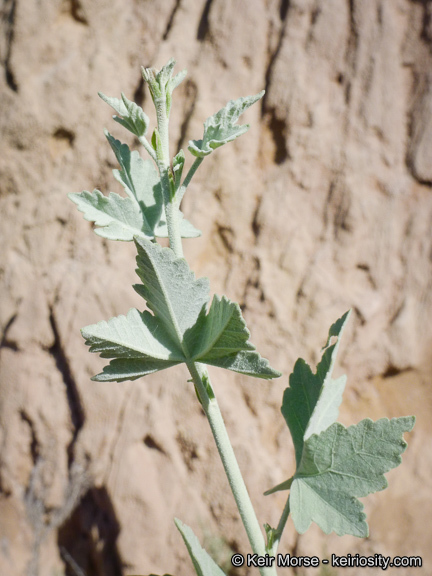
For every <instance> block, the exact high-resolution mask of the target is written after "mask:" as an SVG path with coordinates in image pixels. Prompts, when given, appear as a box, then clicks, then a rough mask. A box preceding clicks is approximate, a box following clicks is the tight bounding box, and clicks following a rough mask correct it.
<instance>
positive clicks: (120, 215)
mask: <svg viewBox="0 0 432 576" xmlns="http://www.w3.org/2000/svg"><path fill="white" fill-rule="evenodd" d="M105 135H106V137H107V139H108V142H109V143H110V145H111V148H112V149H113V151H114V154H115V155H116V158H117V160H118V162H119V164H120V167H121V169H120V170H117V169H115V170H113V174H114V177H115V178H116V180H118V181H119V182H120V184H121V185H122V186H123V187H124V189H125V192H126V194H127V195H128V198H123V197H122V196H120V195H119V194H115V193H113V192H111V193H110V194H109V195H108V196H104V195H103V194H102V193H101V192H99V191H98V190H94V191H93V192H87V191H84V192H81V193H80V194H69V198H70V199H71V200H72V202H74V203H75V204H76V205H77V207H78V210H80V212H83V214H84V218H85V219H86V220H88V221H90V222H94V223H95V224H96V226H100V228H96V229H95V232H96V234H98V235H99V236H102V237H104V238H108V239H109V240H123V241H131V240H133V238H134V236H138V237H140V238H150V239H151V238H155V237H157V238H167V237H168V229H167V224H166V216H165V207H164V203H163V199H162V190H161V186H160V180H159V175H158V172H157V170H156V168H155V166H154V164H153V162H152V161H151V160H143V159H142V158H141V157H140V155H139V153H138V152H137V151H136V150H135V151H133V152H131V151H130V149H129V147H128V146H127V145H126V144H122V143H121V142H120V141H119V140H116V139H115V138H114V137H113V136H111V134H109V132H105ZM180 167H181V158H180V157H179V159H178V169H180ZM180 218H181V221H180V231H181V235H182V237H183V238H195V237H197V236H200V235H201V232H200V231H199V230H197V229H196V228H195V227H194V226H193V225H192V224H191V223H190V222H189V221H188V220H186V219H185V218H183V214H182V213H181V212H180Z"/></svg>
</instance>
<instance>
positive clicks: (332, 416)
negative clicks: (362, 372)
mask: <svg viewBox="0 0 432 576" xmlns="http://www.w3.org/2000/svg"><path fill="white" fill-rule="evenodd" d="M349 316H350V312H346V313H345V314H344V315H343V316H342V318H340V319H339V320H338V321H337V322H335V323H334V324H333V325H332V326H331V327H330V330H329V335H328V339H327V343H326V345H325V347H324V349H325V351H324V354H323V356H322V358H321V361H320V363H319V364H318V366H317V371H316V374H314V373H313V372H312V370H311V368H310V366H309V365H308V364H307V363H306V362H305V361H304V360H302V359H301V358H299V360H297V362H296V364H295V366H294V371H293V373H292V374H291V375H290V377H289V388H287V389H286V390H285V392H284V395H283V402H282V409H281V410H282V414H283V416H284V418H285V420H286V423H287V424H288V427H289V429H290V432H291V436H292V438H293V442H294V447H295V453H296V462H297V466H298V465H299V462H300V459H301V455H302V452H303V442H304V440H306V439H307V438H309V437H310V436H311V435H312V434H319V433H320V432H321V431H323V430H325V429H326V428H328V427H329V426H330V425H331V424H333V422H335V421H336V420H337V417H338V414H339V406H340V404H341V402H342V394H343V391H344V389H345V383H346V376H342V377H341V378H338V379H337V380H333V379H332V373H333V368H334V364H335V361H336V355H337V352H338V349H339V343H340V338H341V336H342V332H343V329H344V327H345V326H346V323H347V321H348V318H349ZM332 337H336V338H337V342H336V343H335V344H332V345H331V346H329V344H330V339H331V338H332Z"/></svg>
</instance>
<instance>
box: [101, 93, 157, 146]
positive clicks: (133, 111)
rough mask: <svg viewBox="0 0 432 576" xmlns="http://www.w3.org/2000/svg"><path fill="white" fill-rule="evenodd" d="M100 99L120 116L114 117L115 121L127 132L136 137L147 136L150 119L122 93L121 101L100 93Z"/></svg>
mask: <svg viewBox="0 0 432 576" xmlns="http://www.w3.org/2000/svg"><path fill="white" fill-rule="evenodd" d="M99 96H100V98H102V100H103V101H104V102H106V103H107V104H108V105H109V106H111V108H113V109H114V110H115V111H116V112H117V114H118V116H113V118H114V120H115V121H116V122H118V123H119V124H121V125H122V126H123V127H124V128H126V130H129V132H132V134H135V136H138V137H140V136H145V135H146V133H147V128H148V125H149V118H148V116H147V114H146V113H145V112H144V110H143V109H142V108H141V107H140V106H138V104H135V102H131V101H130V100H128V99H127V98H126V96H125V95H124V94H123V93H122V95H121V99H119V98H110V97H109V96H105V94H102V92H99Z"/></svg>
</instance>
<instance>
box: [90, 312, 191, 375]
mask: <svg viewBox="0 0 432 576" xmlns="http://www.w3.org/2000/svg"><path fill="white" fill-rule="evenodd" d="M81 333H82V335H83V337H84V338H85V340H86V344H87V346H89V347H90V352H96V353H99V354H100V356H101V357H102V358H114V360H112V361H111V363H110V365H109V366H107V367H105V368H104V371H103V372H102V373H101V374H98V375H97V376H94V377H93V380H98V381H106V380H117V381H121V380H134V379H136V378H139V377H141V376H144V375H145V374H150V373H152V372H155V371H157V370H163V369H164V368H169V367H170V366H174V365H175V364H179V363H180V362H184V361H185V357H184V355H183V353H182V351H181V349H179V347H178V346H177V345H176V343H175V342H173V340H172V339H171V337H170V335H169V333H168V332H167V331H166V330H165V329H164V327H163V326H162V325H161V323H160V322H158V321H157V319H156V318H155V317H154V316H152V315H151V314H150V313H149V312H148V311H145V312H143V313H140V312H138V310H135V309H131V310H129V312H128V314H127V316H123V315H121V316H117V317H115V318H111V319H110V320H108V322H98V323H97V324H93V325H91V326H87V327H86V328H83V329H82V330H81ZM114 376H115V378H114Z"/></svg>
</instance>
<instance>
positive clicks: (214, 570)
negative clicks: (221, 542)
mask: <svg viewBox="0 0 432 576" xmlns="http://www.w3.org/2000/svg"><path fill="white" fill-rule="evenodd" d="M174 522H175V525H176V526H177V528H178V531H179V532H180V534H181V535H182V538H183V540H184V543H185V544H186V547H187V549H188V552H189V556H190V557H191V560H192V563H193V565H194V568H195V572H196V573H197V575H198V576H225V573H224V572H223V571H222V570H221V569H220V568H219V566H218V565H217V564H216V562H215V561H214V560H213V558H212V557H211V556H210V555H209V554H208V553H207V552H206V551H205V550H204V548H202V546H201V544H200V543H199V540H198V538H197V537H196V536H195V534H194V533H193V531H192V529H191V528H189V526H186V524H183V522H181V521H180V520H178V519H177V518H176V519H175V520H174Z"/></svg>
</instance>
